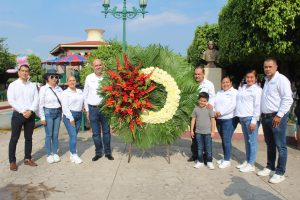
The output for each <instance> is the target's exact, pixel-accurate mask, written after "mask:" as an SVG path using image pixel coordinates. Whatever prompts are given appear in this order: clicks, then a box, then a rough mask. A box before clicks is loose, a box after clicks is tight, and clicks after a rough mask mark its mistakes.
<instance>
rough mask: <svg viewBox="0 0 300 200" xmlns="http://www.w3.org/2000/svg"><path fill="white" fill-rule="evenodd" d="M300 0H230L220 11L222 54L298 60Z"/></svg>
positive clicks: (241, 59) (232, 59) (239, 58)
mask: <svg viewBox="0 0 300 200" xmlns="http://www.w3.org/2000/svg"><path fill="white" fill-rule="evenodd" d="M299 11H300V1H299V0H285V1H278V0H229V1H228V3H227V5H225V6H224V7H223V8H222V9H221V12H220V14H219V49H220V55H221V56H222V57H224V58H226V59H227V60H228V61H229V62H230V63H232V62H249V61H251V62H255V61H259V62H261V61H263V60H264V58H266V57H269V56H272V57H276V58H277V59H278V60H287V61H289V60H295V59H296V60H299V58H300V57H299V53H300V43H299V41H300V31H299V25H300V24H299V19H300V18H299V17H300V12H299Z"/></svg>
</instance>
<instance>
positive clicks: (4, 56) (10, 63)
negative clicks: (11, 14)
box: [0, 38, 15, 74]
mask: <svg viewBox="0 0 300 200" xmlns="http://www.w3.org/2000/svg"><path fill="white" fill-rule="evenodd" d="M6 39H7V38H0V74H4V73H6V70H7V69H10V68H14V67H15V55H14V54H11V53H9V52H8V47H7V45H6V44H4V42H5V40H6Z"/></svg>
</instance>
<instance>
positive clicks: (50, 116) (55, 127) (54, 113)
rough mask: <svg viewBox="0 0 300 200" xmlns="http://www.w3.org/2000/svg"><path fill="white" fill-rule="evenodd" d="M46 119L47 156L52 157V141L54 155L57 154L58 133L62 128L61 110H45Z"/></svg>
mask: <svg viewBox="0 0 300 200" xmlns="http://www.w3.org/2000/svg"><path fill="white" fill-rule="evenodd" d="M44 113H45V118H46V126H44V127H45V133H46V139H45V146H46V150H47V155H48V156H50V155H51V141H52V148H53V154H56V153H57V146H58V131H59V127H60V120H61V108H44Z"/></svg>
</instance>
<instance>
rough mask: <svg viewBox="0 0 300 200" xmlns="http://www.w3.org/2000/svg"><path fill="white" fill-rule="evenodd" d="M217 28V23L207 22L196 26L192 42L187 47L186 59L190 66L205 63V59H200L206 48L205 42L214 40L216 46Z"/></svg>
mask: <svg viewBox="0 0 300 200" xmlns="http://www.w3.org/2000/svg"><path fill="white" fill-rule="evenodd" d="M218 29H219V26H218V24H211V25H209V24H208V23H207V22H205V23H204V26H198V27H197V29H196V30H195V36H194V39H193V42H192V44H191V45H190V46H189V48H188V49H187V60H188V62H189V63H190V64H191V65H192V66H194V67H197V66H199V65H202V66H204V65H206V61H205V60H202V54H203V52H204V51H206V50H207V43H208V42H209V41H210V40H212V41H214V42H215V45H216V46H217V47H218V43H219V32H218Z"/></svg>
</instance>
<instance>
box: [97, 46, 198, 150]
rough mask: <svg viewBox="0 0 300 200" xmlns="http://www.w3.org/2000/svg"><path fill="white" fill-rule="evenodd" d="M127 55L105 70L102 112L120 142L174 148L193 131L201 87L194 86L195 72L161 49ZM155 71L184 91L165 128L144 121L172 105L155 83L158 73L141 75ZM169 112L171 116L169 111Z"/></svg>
mask: <svg viewBox="0 0 300 200" xmlns="http://www.w3.org/2000/svg"><path fill="white" fill-rule="evenodd" d="M126 53H127V54H122V55H121V54H119V55H118V56H117V59H115V58H114V59H110V60H108V61H107V62H106V63H109V64H108V65H107V66H106V67H105V68H104V72H103V80H102V81H101V82H100V87H99V89H98V94H99V96H100V97H101V98H102V100H101V103H100V105H99V106H100V107H101V109H100V112H102V113H103V114H104V115H105V117H106V118H107V120H108V121H109V125H110V127H111V129H112V130H113V132H114V133H116V135H117V137H118V138H119V139H120V140H121V139H125V142H129V143H130V142H132V140H133V142H134V143H135V145H136V146H137V147H143V148H147V147H150V146H153V145H155V144H159V143H168V144H172V143H174V142H175V141H176V140H177V138H179V137H181V134H182V133H183V132H184V131H187V130H188V127H189V124H190V116H191V113H192V111H193V109H194V107H195V104H196V102H197V96H198V95H197V94H198V92H199V91H198V90H197V89H198V86H199V85H198V84H197V83H196V82H195V81H194V78H193V73H194V72H193V69H192V68H191V67H190V65H189V64H188V63H187V62H186V61H185V60H184V59H183V58H182V57H180V56H178V55H176V54H174V53H172V52H171V51H169V50H168V49H167V48H166V49H165V48H162V47H161V46H157V45H150V46H149V47H146V48H137V49H133V48H132V49H131V48H129V49H128V50H127V51H126ZM129 60H130V61H129ZM152 66H153V67H154V68H159V69H161V70H163V71H164V72H166V73H167V74H168V75H170V76H171V77H172V78H173V81H175V82H176V84H177V86H178V89H179V90H180V101H179V102H176V104H178V106H177V110H176V111H175V113H174V114H172V118H171V119H169V120H166V121H165V122H163V123H161V122H160V123H151V122H150V123H149V122H147V123H146V122H145V118H143V116H145V115H147V113H148V114H149V115H148V116H150V114H151V113H157V112H160V111H161V110H163V108H164V106H165V105H166V104H167V102H169V101H170V99H168V98H167V95H168V92H167V91H166V88H165V86H164V85H163V84H161V83H158V82H155V81H154V79H153V78H150V77H151V76H152V77H153V76H154V72H153V74H152V73H147V74H144V73H142V72H141V71H145V69H149V68H151V67H152ZM154 77H155V76H154ZM165 113H166V114H167V115H168V114H170V113H168V110H165ZM160 117H162V118H163V116H160Z"/></svg>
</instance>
